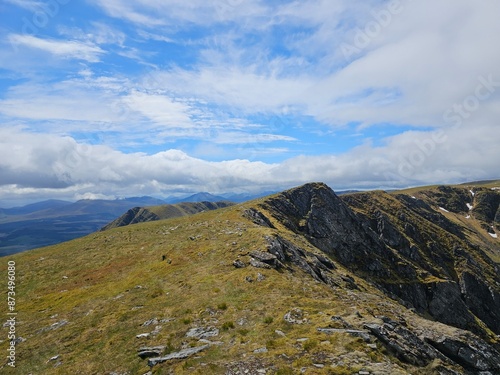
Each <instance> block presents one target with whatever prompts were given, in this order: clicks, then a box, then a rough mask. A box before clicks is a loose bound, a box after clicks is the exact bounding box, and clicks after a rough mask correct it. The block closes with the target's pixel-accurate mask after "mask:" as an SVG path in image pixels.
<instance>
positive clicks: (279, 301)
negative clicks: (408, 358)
mask: <svg viewBox="0 0 500 375" xmlns="http://www.w3.org/2000/svg"><path fill="white" fill-rule="evenodd" d="M255 205H256V202H251V203H246V204H243V205H238V206H233V207H229V208H225V209H221V210H216V211H210V212H204V213H201V214H198V215H195V216H192V217H184V218H177V219H170V220H164V221H157V222H150V223H144V224H138V225H133V226H127V227H122V228H116V229H113V230H110V231H106V232H101V233H94V234H91V235H89V236H87V237H84V238H81V239H77V240H74V241H71V242H68V243H63V244H60V245H56V246H52V247H48V248H43V249H39V250H34V251H29V252H26V253H22V254H17V255H15V256H12V257H8V258H3V259H2V261H1V264H0V270H1V274H2V275H5V274H6V272H5V271H6V267H7V261H8V260H11V259H13V260H15V261H16V263H17V310H18V312H19V315H18V320H19V322H18V327H17V333H18V335H19V336H22V337H23V338H25V339H26V341H25V342H22V343H20V344H19V345H18V347H17V361H18V368H17V369H16V370H15V371H11V370H10V369H9V368H3V369H1V371H2V373H6V374H9V373H16V374H17V373H23V374H28V373H30V372H31V373H33V374H69V373H75V374H109V373H112V372H113V371H115V372H118V373H125V372H126V371H128V372H129V373H130V374H144V373H146V372H147V371H148V370H149V368H148V366H147V361H146V360H142V359H140V358H139V357H138V356H137V349H138V348H139V347H141V346H154V345H167V346H168V350H171V351H176V350H178V349H180V348H181V347H182V346H183V345H184V346H186V345H187V346H197V345H200V344H199V343H197V341H196V340H194V339H189V338H187V337H186V336H185V333H186V332H187V331H188V329H190V328H192V327H196V326H216V327H218V328H219V329H220V330H221V333H220V335H219V336H218V337H217V338H213V340H214V341H219V340H220V341H222V342H223V344H222V345H221V346H212V347H210V348H209V349H207V350H205V351H203V352H202V353H201V354H200V355H199V357H198V358H192V359H189V360H179V361H174V362H169V363H166V364H162V365H158V366H156V367H154V369H153V373H154V374H167V373H175V374H193V373H195V374H196V373H200V374H201V373H203V374H221V373H225V371H226V370H227V369H228V368H232V367H231V366H233V367H234V366H238V362H239V361H246V362H247V363H254V364H255V368H271V369H272V370H270V372H268V373H276V374H292V373H299V372H298V371H299V369H301V368H303V367H304V368H306V369H307V370H306V372H305V373H306V374H354V373H357V372H358V371H359V370H362V369H363V370H368V371H372V372H376V371H379V373H380V374H389V373H390V374H407V373H411V374H428V373H429V371H430V369H429V368H425V369H416V368H414V367H412V366H410V365H407V364H403V363H401V362H399V361H398V360H397V359H395V358H394V357H392V356H390V355H389V354H388V353H386V352H385V349H383V348H382V347H380V345H379V347H378V348H377V349H373V348H370V347H368V346H367V345H366V344H365V343H364V342H362V340H361V339H359V338H356V337H352V336H350V335H346V334H344V333H336V334H333V335H326V334H323V333H318V332H317V331H316V328H318V327H328V326H333V327H337V326H336V324H337V323H335V322H334V321H332V319H331V318H332V316H341V317H343V319H344V320H345V321H347V322H348V323H350V324H351V325H352V326H353V327H354V328H362V322H366V321H373V322H378V321H379V320H378V318H376V316H380V315H386V316H389V317H395V318H396V317H405V318H406V320H407V321H408V324H409V325H424V324H428V323H427V322H425V321H423V320H422V319H420V318H419V317H417V316H416V315H414V314H412V313H411V312H409V311H406V310H405V309H404V308H402V307H401V306H400V305H398V304H396V303H394V302H392V301H391V300H389V299H387V298H386V297H384V296H382V295H381V293H380V292H379V291H378V290H376V289H374V288H373V287H371V286H370V285H368V284H366V283H365V282H364V281H362V280H359V279H356V283H357V284H358V286H359V287H360V290H350V289H348V288H336V289H332V288H330V287H328V286H326V285H324V284H320V283H318V282H316V281H314V280H313V279H312V278H311V277H310V276H309V275H305V274H303V273H302V272H301V271H300V270H295V271H294V272H289V271H287V270H283V271H279V272H278V271H276V270H266V269H255V268H252V267H247V268H244V269H236V268H235V267H233V265H232V262H233V261H234V260H235V259H242V260H244V261H248V259H249V257H248V252H249V251H251V250H264V249H265V246H266V244H265V240H264V237H265V236H266V235H270V234H273V233H274V232H276V230H274V229H269V228H263V227H259V226H257V225H255V224H253V223H251V222H250V221H248V220H247V219H245V218H243V216H242V213H243V211H244V209H245V208H246V207H249V206H255ZM274 224H275V225H276V227H277V228H278V229H277V230H278V231H279V232H280V234H281V235H282V236H283V237H285V238H286V239H288V240H290V241H293V242H294V243H295V244H297V245H299V246H301V247H302V248H304V249H307V250H310V251H314V248H312V246H311V245H309V244H308V243H305V241H304V240H303V239H302V238H300V237H298V236H295V235H294V234H292V233H290V232H288V231H286V229H285V228H283V227H282V226H281V225H280V224H279V223H276V222H275V223H274ZM163 256H165V260H162V259H163ZM258 273H260V274H262V275H263V276H264V277H265V279H264V280H263V281H260V282H258V281H256V278H257V275H258ZM335 273H336V275H337V277H340V276H341V275H347V274H348V272H347V271H346V270H344V269H343V268H342V267H339V268H338V270H337V271H335ZM247 276H250V277H251V278H252V279H253V280H254V281H253V282H251V283H250V282H248V281H246V277H247ZM6 307H7V306H6V304H5V303H3V304H2V305H1V307H0V313H3V312H4V310H5V309H6ZM294 307H298V308H301V309H302V310H303V311H304V312H305V313H306V317H307V319H308V320H309V323H308V324H302V325H291V324H289V323H286V322H285V321H284V320H283V315H284V314H285V313H286V312H287V311H289V310H290V309H292V308H294ZM4 316H5V315H4ZM361 317H362V318H361ZM152 318H157V319H158V320H161V319H173V320H172V321H168V322H164V323H159V324H158V325H159V326H161V329H159V333H158V334H157V335H156V336H152V337H151V338H147V339H138V338H136V335H138V334H141V333H148V332H152V331H153V330H154V329H155V325H152V326H142V324H143V323H144V322H146V321H147V320H150V319H152ZM62 321H67V322H68V323H67V324H66V325H63V326H61V327H60V328H55V329H51V326H52V325H53V324H54V323H57V322H62ZM233 327H234V328H233ZM275 330H281V331H283V332H284V333H285V334H286V336H285V337H282V336H280V335H278V334H276V333H275ZM2 332H3V333H2V337H0V340H3V341H2V342H1V345H0V349H1V350H4V348H5V347H7V342H6V341H5V340H4V337H6V335H7V333H6V332H7V331H6V328H3V330H2ZM301 338H308V339H309V340H307V341H304V342H301V341H297V339H301ZM263 347H267V349H268V352H267V353H259V354H256V353H253V351H254V350H255V349H259V348H263ZM57 355H59V357H58V359H56V360H50V358H52V357H54V356H57ZM58 362H61V364H60V365H58V366H56V365H57V364H58ZM313 363H315V364H318V363H319V364H325V367H324V368H317V367H315V366H314V365H313ZM332 363H333V364H334V365H333V366H332V365H331V364H332ZM2 364H3V363H2Z"/></svg>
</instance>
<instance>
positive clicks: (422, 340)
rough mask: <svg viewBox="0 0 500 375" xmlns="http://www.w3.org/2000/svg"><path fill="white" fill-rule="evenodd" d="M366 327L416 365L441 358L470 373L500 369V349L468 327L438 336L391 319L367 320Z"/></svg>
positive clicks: (492, 371)
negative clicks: (410, 327)
mask: <svg viewBox="0 0 500 375" xmlns="http://www.w3.org/2000/svg"><path fill="white" fill-rule="evenodd" d="M365 328H367V329H368V330H369V331H370V332H371V333H372V334H373V335H374V336H375V337H377V339H379V340H380V341H381V342H382V343H383V344H384V345H386V346H387V347H388V348H389V349H390V350H391V351H393V352H394V353H395V354H396V356H397V357H398V358H400V359H401V360H402V361H405V362H407V363H411V364H413V365H416V366H420V367H423V366H427V365H429V364H430V363H431V362H432V361H433V360H434V359H441V360H442V361H443V362H444V363H450V364H458V365H460V366H461V367H463V368H464V369H466V370H468V371H469V372H468V374H484V373H483V371H488V372H491V373H493V374H496V373H498V372H499V371H500V353H498V352H497V351H496V350H495V349H494V348H493V347H492V346H491V345H489V344H487V343H486V342H485V341H483V340H481V339H480V338H478V337H476V336H474V335H473V334H471V333H469V332H467V331H458V332H455V333H450V336H445V335H441V336H438V337H436V334H437V333H436V332H429V331H425V332H423V333H421V334H420V335H417V334H415V333H414V332H412V331H411V330H410V329H408V328H406V327H404V326H402V325H401V324H400V323H398V322H394V321H391V320H390V319H386V323H384V324H382V325H379V324H365ZM443 371H444V372H443V373H454V372H453V371H451V370H443ZM446 371H448V372H446ZM450 371H451V372H450Z"/></svg>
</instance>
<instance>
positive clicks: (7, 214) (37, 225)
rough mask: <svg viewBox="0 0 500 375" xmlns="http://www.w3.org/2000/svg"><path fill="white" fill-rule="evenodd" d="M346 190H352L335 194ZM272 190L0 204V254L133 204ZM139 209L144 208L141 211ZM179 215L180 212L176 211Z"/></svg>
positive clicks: (115, 216) (62, 236) (75, 231)
mask: <svg viewBox="0 0 500 375" xmlns="http://www.w3.org/2000/svg"><path fill="white" fill-rule="evenodd" d="M347 192H354V191H352V190H350V191H346V192H339V193H338V194H339V195H340V194H342V193H347ZM273 193H275V192H270V191H267V192H263V193H260V194H245V193H242V194H232V193H228V194H221V195H214V194H211V193H207V192H200V193H196V194H192V195H188V196H185V197H175V198H165V199H158V198H154V197H149V196H143V197H131V198H124V199H115V200H105V199H97V200H90V199H84V200H79V201H77V202H69V201H64V200H56V199H51V200H46V201H42V202H37V203H32V204H28V205H26V206H22V207H14V208H0V256H6V255H9V254H14V253H18V252H21V251H25V250H29V249H34V248H38V247H43V246H49V245H54V244H57V243H60V242H64V241H69V240H72V239H74V238H78V237H82V236H85V235H87V234H89V233H92V232H95V231H98V230H100V229H101V228H103V227H104V226H106V225H108V224H110V223H111V222H113V221H114V220H118V221H120V220H121V219H122V218H121V216H122V215H125V216H126V215H127V212H128V211H129V210H131V209H134V208H144V207H153V206H162V205H167V204H172V205H177V204H179V203H183V202H193V203H200V202H233V203H242V202H246V201H249V200H253V199H256V198H260V197H263V196H267V195H270V194H273ZM194 207H195V208H194V209H193V208H186V207H183V208H181V209H179V210H178V211H176V212H177V213H180V212H183V211H184V210H186V212H190V213H194V211H196V209H197V208H198V206H194ZM193 210H194V211H193ZM174 211H175V210H174ZM191 211H193V212H191ZM141 213H144V212H143V211H141ZM179 216H182V215H181V214H179ZM172 217H173V216H172ZM163 218H165V217H161V215H160V217H159V218H157V220H159V219H163Z"/></svg>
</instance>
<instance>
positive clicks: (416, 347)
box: [365, 323, 440, 367]
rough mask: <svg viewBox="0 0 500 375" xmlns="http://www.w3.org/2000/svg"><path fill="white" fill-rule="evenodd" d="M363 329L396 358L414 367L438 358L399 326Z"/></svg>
mask: <svg viewBox="0 0 500 375" xmlns="http://www.w3.org/2000/svg"><path fill="white" fill-rule="evenodd" d="M365 328H367V329H368V330H369V331H370V332H372V333H373V335H375V337H377V338H378V339H379V340H380V341H382V342H383V343H384V344H385V345H386V346H387V347H388V348H389V349H391V350H392V351H393V352H394V353H396V356H397V357H398V358H400V359H401V360H403V361H405V362H407V363H411V364H413V365H415V366H420V367H424V366H427V365H428V364H429V363H431V362H432V361H433V360H434V359H436V358H438V357H439V356H440V355H439V353H438V351H437V350H436V349H434V348H433V347H432V346H430V345H428V344H426V343H425V342H424V341H422V340H421V339H420V338H419V337H417V336H416V335H415V334H414V333H412V332H411V331H409V330H408V329H406V328H404V327H401V326H399V325H397V326H393V325H391V324H389V323H385V324H383V325H378V324H366V325H365Z"/></svg>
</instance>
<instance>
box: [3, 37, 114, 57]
mask: <svg viewBox="0 0 500 375" xmlns="http://www.w3.org/2000/svg"><path fill="white" fill-rule="evenodd" d="M8 39H9V41H10V43H11V44H13V45H17V46H25V47H28V48H34V49H38V50H42V51H45V52H48V53H50V54H52V55H55V56H57V57H59V58H62V59H76V60H85V61H88V62H93V63H95V62H98V61H99V56H100V55H102V54H104V53H105V51H104V50H102V49H101V48H100V47H98V46H96V45H95V44H93V43H85V42H80V41H67V40H54V39H42V38H38V37H36V36H32V35H23V34H10V35H9V36H8Z"/></svg>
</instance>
